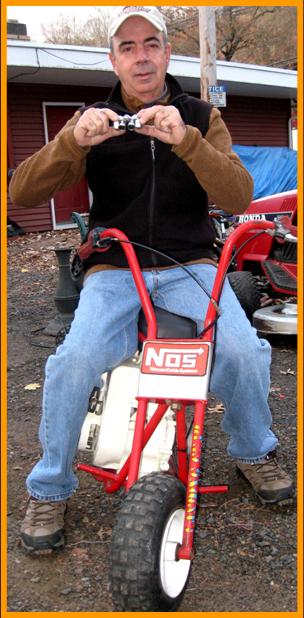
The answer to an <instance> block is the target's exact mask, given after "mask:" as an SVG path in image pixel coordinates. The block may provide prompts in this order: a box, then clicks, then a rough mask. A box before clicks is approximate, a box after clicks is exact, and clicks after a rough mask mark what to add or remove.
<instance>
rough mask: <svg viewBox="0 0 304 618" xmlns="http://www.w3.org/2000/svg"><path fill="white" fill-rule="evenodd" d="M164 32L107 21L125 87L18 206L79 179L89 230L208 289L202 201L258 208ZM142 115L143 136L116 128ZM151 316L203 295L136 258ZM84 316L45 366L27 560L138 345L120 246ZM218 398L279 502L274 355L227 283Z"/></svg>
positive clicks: (48, 158)
mask: <svg viewBox="0 0 304 618" xmlns="http://www.w3.org/2000/svg"><path fill="white" fill-rule="evenodd" d="M166 34H167V33H166V25H165V22H164V19H163V17H162V15H161V14H160V13H159V11H158V10H157V9H156V8H155V7H144V6H142V7H130V6H128V7H124V8H123V9H122V10H120V11H119V12H118V13H117V14H115V17H114V18H113V20H112V22H111V24H110V45H111V53H110V60H111V62H112V65H113V69H114V71H115V73H116V74H117V76H118V78H119V82H118V84H117V86H116V87H115V88H114V90H113V92H112V93H111V95H110V97H109V99H108V101H107V102H104V103H97V104H95V105H93V106H90V107H89V108H86V109H82V110H80V111H78V112H76V114H75V115H74V117H73V118H72V119H71V120H70V121H69V122H68V123H67V124H66V125H65V127H64V128H63V129H62V130H61V132H60V133H59V134H58V135H57V136H56V138H55V139H54V140H53V141H52V142H50V143H49V144H47V145H46V146H44V148H42V150H41V151H39V152H38V153H36V154H35V155H33V156H32V157H30V158H29V159H27V160H26V161H24V162H23V163H22V164H21V165H20V166H19V168H18V169H17V170H16V172H15V174H14V176H13V179H12V182H11V187H10V189H11V197H12V200H13V202H14V203H16V204H20V205H22V206H34V205H38V204H41V203H42V202H45V201H46V200H48V199H50V197H51V196H53V195H54V194H55V193H56V192H57V191H60V190H62V189H64V188H66V187H68V186H70V185H71V184H73V183H75V182H77V181H78V180H79V179H80V178H81V177H82V176H83V175H84V174H85V175H86V177H87V180H88V184H89V187H90V189H91V191H92V194H93V205H92V208H91V212H90V222H89V226H90V228H91V229H92V228H94V227H96V226H105V227H112V226H114V227H117V228H120V229H122V230H123V231H124V232H125V233H126V234H127V235H128V236H129V237H130V239H131V240H132V241H135V242H139V243H142V244H145V245H148V246H152V247H153V248H154V249H156V250H159V251H162V252H163V253H167V254H169V255H170V256H171V257H173V258H175V259H176V260H178V261H179V262H180V263H182V264H187V265H188V268H190V269H191V270H192V271H193V273H194V274H195V275H196V276H197V277H199V278H200V279H201V281H202V282H203V283H204V285H205V286H206V287H207V288H208V289H209V290H210V289H211V287H212V283H213V280H214V276H215V272H216V265H215V262H214V255H213V242H214V232H213V228H212V225H211V224H210V221H209V217H208V197H209V199H211V200H212V201H214V202H215V203H216V204H217V206H218V207H220V208H223V209H225V210H226V211H228V212H231V213H237V212H243V211H244V210H245V209H246V208H247V207H248V205H249V203H250V201H251V198H252V179H251V177H250V175H249V174H248V172H247V171H246V170H245V168H244V167H243V166H242V164H241V162H240V160H239V158H238V157H237V156H236V155H235V154H234V153H233V152H232V151H231V138H230V135H229V133H228V130H227V128H226V126H225V124H224V123H223V121H222V119H221V116H220V113H219V111H218V110H216V109H213V108H212V107H211V105H209V104H208V103H206V102H202V101H199V100H198V99H195V98H193V97H189V96H188V95H186V94H185V93H183V91H182V90H181V88H180V86H179V84H178V83H177V82H176V80H175V79H173V78H172V77H171V76H170V75H169V74H167V67H168V63H169V59H170V45H169V43H168V42H167V38H166ZM125 113H128V114H134V113H137V114H138V117H139V119H140V122H141V125H142V127H141V128H138V129H136V130H135V131H134V132H130V131H125V130H116V129H115V128H114V127H113V123H114V122H115V121H117V119H118V117H119V115H123V114H125ZM138 256H139V260H140V263H141V266H142V268H143V271H144V277H145V281H146V285H147V287H148V290H149V292H150V295H151V298H152V300H153V302H154V304H155V305H156V306H159V307H161V308H163V309H167V310H168V311H171V312H173V313H177V314H180V315H184V316H188V317H190V318H192V319H193V320H195V321H196V322H197V324H198V328H201V326H202V318H203V314H204V311H205V310H206V307H207V303H208V298H207V296H206V294H204V292H203V291H202V290H201V289H200V288H199V286H198V285H197V284H196V282H195V281H193V279H191V278H190V277H189V276H188V275H187V273H185V272H184V270H183V269H182V268H180V267H172V263H170V261H169V260H167V259H166V258H165V257H160V256H159V255H158V254H155V253H153V252H151V251H150V252H149V251H145V250H143V249H142V250H139V252H138ZM84 269H85V272H86V277H85V282H84V287H83V290H82V292H81V296H80V301H79V306H78V308H77V310H76V312H75V318H74V321H73V323H72V325H71V329H70V332H69V333H68V335H67V336H66V339H65V341H64V343H63V344H62V345H61V346H60V347H59V348H58V350H57V352H56V354H55V355H52V356H51V357H50V358H49V360H48V362H47V366H46V380H45V386H44V396H43V414H42V421H41V426H40V440H41V442H42V445H43V457H42V458H41V460H40V461H39V462H38V463H37V464H36V465H35V467H34V468H33V470H32V472H31V473H30V475H29V477H28V479H27V488H28V491H29V494H30V499H29V503H28V508H27V513H26V516H25V520H24V522H23V524H22V530H21V540H22V544H23V546H24V547H25V548H26V549H27V550H28V551H30V552H34V551H35V552H39V551H41V550H44V551H45V550H52V549H56V548H58V547H61V546H62V545H63V542H64V537H63V526H64V513H65V510H66V502H67V500H68V498H69V497H70V496H71V494H72V493H73V492H74V491H75V490H76V488H77V485H78V482H77V479H76V476H75V474H74V473H73V470H72V462H73V458H74V455H75V451H76V448H77V443H78V437H79V433H80V430H81V426H82V423H83V420H84V418H85V415H86V411H87V402H88V399H89V395H90V393H91V391H92V389H93V387H94V386H96V385H100V376H101V374H102V373H103V372H104V371H107V370H108V369H110V368H113V367H115V366H116V365H117V364H119V363H120V362H121V361H122V360H123V359H126V358H128V357H130V356H131V355H132V354H133V353H134V351H135V350H136V345H137V317H138V312H139V309H140V307H139V300H138V296H137V293H136V290H135V287H134V283H133V281H132V276H131V274H130V272H129V270H128V269H127V264H126V262H125V258H124V255H123V252H122V249H121V248H120V247H119V246H115V247H113V248H111V250H110V251H107V252H106V253H96V252H95V253H92V254H91V256H90V257H89V258H88V259H87V260H86V261H85V262H84ZM221 309H222V315H221V317H220V318H219V319H218V323H217V345H216V355H215V365H214V370H213V374H212V380H211V388H212V391H213V392H215V393H216V394H217V395H218V396H219V397H220V398H221V400H222V401H223V402H224V403H225V408H226V412H225V417H224V420H223V423H222V427H223V429H224V430H225V431H226V432H227V433H228V434H229V444H228V452H229V454H230V455H231V456H232V457H234V458H235V459H236V463H237V468H238V470H239V472H240V473H241V474H243V475H244V476H245V477H246V478H247V480H248V481H249V482H250V483H251V484H252V487H253V489H254V491H255V492H256V494H257V495H258V496H259V497H260V498H261V500H262V501H263V502H270V503H275V502H280V501H282V500H286V499H288V498H289V497H290V496H291V494H292V483H291V481H290V479H289V477H288V476H287V474H285V473H284V472H283V471H282V470H281V469H280V468H279V466H278V464H277V462H276V459H275V456H274V449H275V447H276V446H277V443H278V440H277V438H276V436H275V435H274V434H273V432H272V431H271V429H270V425H271V414H270V410H269V407H268V404H267V396H268V390H269V365H270V346H269V344H268V343H267V342H266V341H264V340H259V339H258V338H257V336H256V332H255V331H254V329H252V328H251V326H250V324H249V322H248V320H247V318H246V317H245V314H244V312H243V310H242V309H241V307H240V305H239V303H238V301H237V299H236V297H235V295H234V293H233V292H232V290H231V288H230V286H229V284H228V283H227V284H226V285H225V287H224V292H223V295H222V300H221Z"/></svg>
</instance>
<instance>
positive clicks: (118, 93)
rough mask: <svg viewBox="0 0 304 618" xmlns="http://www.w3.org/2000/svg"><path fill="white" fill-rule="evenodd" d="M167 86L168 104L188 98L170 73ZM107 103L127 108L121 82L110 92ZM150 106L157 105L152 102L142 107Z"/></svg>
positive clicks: (167, 75)
mask: <svg viewBox="0 0 304 618" xmlns="http://www.w3.org/2000/svg"><path fill="white" fill-rule="evenodd" d="M166 84H167V87H168V95H169V100H168V103H172V102H173V101H174V100H175V99H176V98H177V97H178V98H180V97H186V96H187V95H186V94H185V93H184V92H183V90H182V88H181V86H180V84H179V82H178V81H177V79H175V77H172V75H170V73H167V74H166ZM168 95H167V96H168ZM107 103H109V104H114V105H119V106H120V107H122V108H125V103H124V99H123V96H122V86H121V82H120V81H119V82H117V84H116V85H115V86H114V88H113V90H112V91H111V92H110V95H109V97H108V99H107ZM150 105H155V102H152V103H151V104H143V105H142V107H149V106H150Z"/></svg>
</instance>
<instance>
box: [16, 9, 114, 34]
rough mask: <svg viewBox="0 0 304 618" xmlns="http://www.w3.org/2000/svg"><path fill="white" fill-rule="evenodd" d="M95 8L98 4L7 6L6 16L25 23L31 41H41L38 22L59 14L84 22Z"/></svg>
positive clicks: (49, 19)
mask: <svg viewBox="0 0 304 618" xmlns="http://www.w3.org/2000/svg"><path fill="white" fill-rule="evenodd" d="M96 8H102V6H100V5H92V6H8V7H7V18H8V19H17V20H18V21H19V22H21V23H23V24H26V26H27V33H28V35H29V36H30V37H31V39H32V40H33V41H38V42H42V41H43V36H42V34H41V32H40V24H42V23H43V24H48V23H51V22H55V21H56V20H57V19H58V17H59V16H60V14H62V15H71V16H72V15H76V17H77V18H78V19H79V21H81V22H85V21H87V20H88V19H89V17H90V16H92V15H94V10H95V9H96ZM104 8H105V9H117V7H116V6H115V7H113V6H106V7H104Z"/></svg>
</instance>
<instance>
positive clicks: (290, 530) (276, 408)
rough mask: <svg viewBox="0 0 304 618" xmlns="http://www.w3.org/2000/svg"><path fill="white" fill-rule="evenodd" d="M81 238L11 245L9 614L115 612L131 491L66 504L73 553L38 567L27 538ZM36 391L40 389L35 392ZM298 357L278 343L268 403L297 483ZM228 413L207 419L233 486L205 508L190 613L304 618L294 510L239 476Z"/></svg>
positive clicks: (61, 236) (217, 479) (216, 467)
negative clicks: (113, 578)
mask: <svg viewBox="0 0 304 618" xmlns="http://www.w3.org/2000/svg"><path fill="white" fill-rule="evenodd" d="M77 242H78V235H77V232H75V231H68V232H52V233H43V234H28V235H27V236H26V237H19V238H13V239H11V240H10V242H9V268H8V273H9V279H8V287H9V293H8V300H9V328H8V331H9V360H8V364H9V367H8V377H9V402H8V425H9V431H8V440H9V446H8V462H9V463H8V469H9V485H8V522H9V534H8V556H9V558H8V571H9V579H8V610H9V611H12V612H13V611H14V612H16V611H20V612H46V611H50V612H68V611H69V612H113V611H114V608H113V606H112V602H111V598H110V595H109V586H108V577H107V564H108V557H109V554H108V552H109V542H110V537H111V529H112V525H113V520H114V516H115V511H116V510H117V508H118V506H119V504H120V501H121V499H122V493H118V494H114V495H112V496H109V495H107V494H105V493H104V492H103V491H102V487H101V485H100V484H99V483H98V482H97V481H95V480H94V479H93V478H92V477H90V476H89V475H86V474H84V473H79V478H80V490H79V491H78V493H77V494H76V495H75V496H74V497H73V498H72V499H71V500H70V502H69V516H68V518H67V530H66V549H65V551H63V552H60V553H57V554H55V555H52V556H41V557H29V556H27V555H26V554H25V553H24V552H23V550H22V549H21V547H20V544H19V540H18V535H19V528H20V523H21V520H22V518H23V514H24V510H25V505H26V499H27V496H26V491H25V488H24V480H25V477H26V475H27V474H28V472H29V471H30V469H31V467H32V466H33V464H34V463H35V461H36V460H37V459H38V458H39V453H40V448H39V443H38V439H37V426H38V422H39V418H40V400H41V390H42V388H41V387H42V384H43V371H44V364H45V361H46V359H47V356H48V355H49V354H50V353H51V352H52V351H53V350H54V349H55V340H54V337H47V336H45V335H44V334H43V329H44V328H45V327H46V325H47V324H48V323H49V322H50V320H51V319H52V318H54V316H56V309H55V306H54V302H53V296H54V291H55V289H56V285H57V276H58V275H57V263H56V258H55V255H54V251H53V249H54V247H55V246H56V245H61V246H62V245H67V246H70V245H75V244H77ZM29 384H30V385H33V384H36V385H37V384H38V387H36V388H35V389H34V390H26V389H25V387H26V386H28V385H29ZM295 397H296V347H295V341H294V340H293V339H292V338H287V339H282V338H281V339H277V340H275V341H273V363H272V386H271V394H270V405H271V409H272V413H273V418H274V429H275V431H276V433H277V435H278V437H279V439H280V449H279V455H280V460H281V461H282V462H284V466H285V468H286V469H287V470H288V472H289V473H290V474H291V475H292V476H293V477H294V478H295V471H296V401H295ZM221 419H222V411H221V409H220V408H219V407H218V406H216V405H214V402H212V400H211V402H210V405H209V410H208V413H207V418H206V436H205V453H204V475H205V480H206V483H212V484H216V483H220V484H222V483H226V482H227V483H228V484H229V485H230V491H229V493H228V494H226V495H225V494H223V495H217V496H211V495H209V496H207V497H205V498H204V499H203V500H202V501H201V503H200V507H199V517H198V524H197V534H196V558H195V561H194V563H193V568H192V574H191V578H190V582H189V586H188V589H187V592H186V594H185V597H184V600H183V603H182V605H181V607H180V610H179V611H181V612H259V611H264V612H295V611H296V507H295V504H291V505H285V506H281V507H278V506H276V507H269V506H262V505H261V504H260V503H258V501H257V500H256V498H255V497H254V495H253V494H252V492H251V491H250V489H249V488H248V486H247V484H246V483H245V482H244V481H241V480H240V479H239V478H238V477H237V476H236V474H235V468H234V464H233V461H232V460H231V459H230V458H229V457H228V456H227V455H226V450H225V446H226V437H225V435H224V434H223V432H222V431H221V429H220V422H221Z"/></svg>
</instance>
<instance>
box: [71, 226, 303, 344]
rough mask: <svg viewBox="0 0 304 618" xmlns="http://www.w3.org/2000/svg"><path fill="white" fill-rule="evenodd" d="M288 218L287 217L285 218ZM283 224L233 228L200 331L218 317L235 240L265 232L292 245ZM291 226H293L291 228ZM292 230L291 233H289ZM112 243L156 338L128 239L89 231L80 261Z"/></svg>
mask: <svg viewBox="0 0 304 618" xmlns="http://www.w3.org/2000/svg"><path fill="white" fill-rule="evenodd" d="M287 218H288V217H287ZM285 223H286V222H285V221H283V222H282V220H278V221H267V220H262V221H248V222H246V223H242V224H241V225H239V226H238V227H236V228H235V229H234V230H233V231H232V232H231V234H230V236H229V237H228V238H227V240H226V242H225V244H224V247H223V250H222V253H221V257H220V260H219V264H218V269H217V273H216V277H215V281H214V285H213V289H212V294H211V299H210V302H209V306H208V310H207V314H206V317H205V320H204V330H203V332H206V331H208V329H209V330H210V329H212V328H213V325H214V323H215V321H216V318H217V311H218V302H219V299H220V295H221V291H222V288H223V284H224V280H225V276H226V272H227V269H228V266H229V262H230V260H231V257H232V254H233V252H234V249H235V246H236V244H237V241H238V240H239V239H240V238H241V237H242V236H245V235H246V234H248V232H257V233H258V232H259V231H264V232H265V233H267V234H270V235H271V236H274V237H277V238H281V239H282V238H284V239H287V240H289V239H292V242H295V241H296V240H297V239H296V236H294V235H293V234H292V233H291V231H290V221H289V228H287V227H285V225H284V224H285ZM292 227H294V226H292ZM292 231H293V230H292ZM113 241H118V242H119V243H120V244H121V247H122V249H123V251H124V253H125V256H126V259H127V262H128V265H129V268H130V270H131V272H132V274H133V278H134V282H135V285H136V288H137V291H138V294H139V297H140V301H141V304H142V307H143V311H144V314H145V318H146V321H147V325H148V333H147V337H148V339H156V337H157V323H156V318H155V313H154V309H153V306H152V303H151V300H150V297H149V294H148V291H147V289H146V286H145V282H144V279H143V276H142V273H141V269H140V266H139V263H138V260H137V257H136V254H135V251H134V249H133V247H132V243H131V241H129V239H128V237H127V236H126V235H125V234H124V233H123V232H121V231H120V230H118V229H116V228H109V229H106V228H95V229H94V230H91V231H90V232H89V235H88V239H87V241H86V242H85V243H83V244H82V245H81V246H80V248H79V249H78V254H79V256H80V258H81V259H82V260H83V259H87V258H88V257H89V255H90V254H91V253H92V251H98V252H104V251H107V250H108V249H109V248H110V245H111V244H112V242H113ZM207 337H208V336H206V335H203V336H202V339H203V340H204V338H206V339H207Z"/></svg>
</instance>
